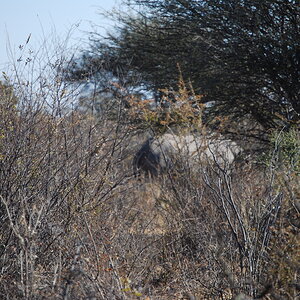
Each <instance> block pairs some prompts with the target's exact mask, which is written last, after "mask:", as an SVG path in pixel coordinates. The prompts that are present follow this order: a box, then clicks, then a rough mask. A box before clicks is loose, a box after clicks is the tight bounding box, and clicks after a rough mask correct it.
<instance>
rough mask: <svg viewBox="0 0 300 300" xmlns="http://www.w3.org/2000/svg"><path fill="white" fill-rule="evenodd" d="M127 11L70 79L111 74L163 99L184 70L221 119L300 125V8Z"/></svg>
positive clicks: (286, 3) (175, 3)
mask: <svg viewBox="0 0 300 300" xmlns="http://www.w3.org/2000/svg"><path fill="white" fill-rule="evenodd" d="M127 5H128V6H131V7H132V8H134V9H135V11H136V13H135V14H133V15H131V16H128V15H126V16H123V17H121V19H120V23H121V25H120V27H119V28H118V30H117V31H116V33H115V34H111V35H109V36H108V38H107V39H105V40H101V39H99V38H98V37H97V35H94V36H93V39H92V43H91V48H90V49H89V50H88V51H86V53H85V54H84V55H83V56H82V57H81V59H80V60H78V61H79V62H78V63H76V64H73V67H72V68H71V70H70V78H72V79H73V80H81V79H85V78H86V77H87V76H89V77H90V78H97V80H99V75H100V77H101V76H103V74H107V72H108V73H109V74H111V75H113V76H117V77H118V78H121V79H122V81H123V82H126V84H127V85H129V86H130V85H131V86H135V87H142V88H144V89H147V90H151V91H153V92H154V94H155V95H158V94H159V92H158V91H159V89H161V88H166V87H167V88H170V87H172V88H176V87H175V85H176V82H177V79H178V72H177V66H176V65H177V64H179V65H180V68H181V70H182V73H183V76H184V77H185V78H189V79H190V81H191V83H192V85H193V87H194V89H195V91H196V92H197V93H199V94H204V95H206V97H203V101H204V102H208V101H214V103H215V105H214V107H213V110H212V111H213V112H214V113H215V114H218V115H220V114H221V115H228V114H230V115H231V116H234V117H243V116H245V115H247V116H249V115H250V116H251V117H252V118H253V119H254V120H256V121H257V122H258V123H260V124H261V125H263V127H265V128H274V127H277V126H282V125H283V124H286V123H290V122H297V121H299V119H300V118H299V114H300V102H299V96H300V84H299V77H300V72H299V70H300V7H299V1H294V0H276V1H270V0H267V1H258V0H254V1H253V0H251V1H250V0H229V1H222V0H208V1H202V0H189V1H187V0H171V1H167V0H155V1H154V0H152V1H151V0H150V1H146V0H132V1H127ZM99 70H101V72H99ZM101 74H102V75H101ZM120 75H121V76H120ZM137 79H138V80H137Z"/></svg>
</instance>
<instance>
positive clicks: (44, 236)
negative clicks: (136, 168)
mask: <svg viewBox="0 0 300 300" xmlns="http://www.w3.org/2000/svg"><path fill="white" fill-rule="evenodd" d="M140 2H141V1H140ZM150 2H151V3H152V4H153V2H154V1H150ZM157 2H160V1H157ZM178 2H180V1H178ZM182 2H184V1H182ZM194 2H195V1H191V3H194ZM57 54H58V56H57ZM34 55H40V54H33V56H34ZM42 55H44V54H42ZM40 62H41V60H39V59H38V57H37V56H35V59H30V60H28V59H26V57H23V59H20V60H19V62H16V65H15V67H14V69H13V70H14V71H13V72H11V73H10V74H7V73H4V80H3V81H2V83H1V85H0V219H1V222H0V298H1V299H145V300H146V299H149V300H150V299H151V300H152V299H190V300H192V299H236V300H238V299H239V300H241V299H243V300H245V299H297V298H299V295H300V282H299V272H300V239H299V229H300V186H299V167H300V142H299V141H300V139H299V121H298V120H297V119H296V117H295V118H293V119H288V118H287V117H286V116H284V114H283V113H281V114H279V113H277V114H276V112H274V116H275V117H274V118H275V119H276V120H275V121H274V119H272V120H270V122H267V123H268V126H265V127H264V125H265V124H266V123H264V122H262V123H260V122H259V121H258V119H256V118H251V114H250V113H249V111H247V114H244V115H243V114H242V115H240V118H236V115H235V113H236V111H233V112H234V114H233V116H234V117H232V118H230V116H228V115H230V114H229V113H228V114H226V116H225V115H222V114H219V115H217V116H216V115H215V114H216V112H214V113H213V117H211V115H210V113H211V110H212V108H211V107H209V106H206V105H205V95H204V96H202V95H200V94H199V95H198V90H197V91H195V90H194V88H193V82H191V81H189V80H185V78H186V77H185V72H184V70H181V67H180V64H178V65H177V68H176V70H177V71H176V72H177V75H176V78H177V82H176V84H174V86H173V87H172V89H171V88H169V86H167V87H164V89H163V90H160V92H161V93H162V95H163V96H162V98H161V99H162V100H161V102H162V103H164V105H165V106H158V107H157V108H156V109H154V108H153V107H151V105H150V104H151V103H152V102H151V101H150V100H149V99H148V100H142V98H141V97H140V94H137V93H135V91H134V90H132V89H130V88H129V87H128V86H127V85H126V81H125V80H124V77H123V75H124V74H122V76H120V77H118V78H117V79H118V80H116V77H111V74H110V75H109V76H108V75H107V73H105V74H106V75H107V76H108V77H106V78H104V77H103V78H102V80H101V82H100V83H97V82H96V80H95V78H94V79H91V81H89V84H90V85H91V86H90V87H89V88H90V90H92V93H91V94H90V95H89V96H85V97H83V96H82V97H81V98H80V101H79V103H81V104H80V107H76V105H75V103H78V99H79V97H80V94H79V92H80V85H81V84H82V81H84V80H85V79H83V78H80V80H79V81H80V82H79V83H78V81H77V80H71V79H70V77H68V76H69V74H67V70H70V69H72V66H73V65H72V62H70V61H68V60H67V59H66V58H64V56H59V51H57V52H56V56H53V57H49V56H48V55H46V56H43V63H44V65H45V66H46V67H44V68H41V69H39V72H38V73H37V72H36V69H35V67H36V66H40V65H39V63H40ZM24 70H29V71H30V72H29V73H26V72H25V71H24ZM100 71H101V72H102V71H103V66H101V68H100ZM103 72H104V71H103ZM26 74H29V77H26V76H27V75H26ZM73 75H74V73H73ZM90 75H92V76H94V74H90ZM173 75H174V74H173ZM173 75H172V76H173ZM103 76H104V75H103ZM115 76H116V75H115ZM73 79H74V78H73ZM178 79H179V80H178ZM93 80H94V82H93ZM93 84H94V85H93ZM99 85H100V89H101V92H102V94H101V92H100V91H99V89H98V88H99ZM91 87H92V88H91ZM298 88H299V87H298ZM295 89H296V88H295ZM219 92H220V93H222V92H221V91H220V90H219ZM235 92H236V91H235ZM103 93H104V96H103ZM222 97H225V95H224V94H223V95H222ZM99 101H100V104H101V105H100V106H98V104H99ZM222 101H223V100H222ZM83 103H84V105H83ZM166 104H167V105H166ZM269 105H270V103H269V102H268V107H269ZM245 106H247V105H245ZM281 112H283V110H282V111H281ZM262 113H263V111H262ZM272 113H273V112H272ZM270 114H271V112H270ZM270 114H268V115H267V116H265V117H270V118H271V116H270ZM255 116H257V115H256V114H255ZM295 116H297V114H296V113H295ZM241 120H242V121H241ZM259 120H261V115H260V118H259ZM278 120H280V122H279V121H278ZM271 121H272V122H271ZM273 121H274V122H273ZM271 123H272V124H277V125H278V126H274V127H272V128H271V127H270V126H269V125H270V124H271ZM170 129H173V130H176V133H177V134H183V135H184V134H186V133H187V132H199V133H201V134H202V135H205V134H208V132H211V131H213V132H215V133H216V134H223V135H226V136H228V137H230V138H231V139H234V140H235V141H236V142H237V143H239V145H241V147H242V148H243V149H244V152H243V153H242V154H241V155H240V157H238V158H237V160H236V162H235V163H234V164H233V165H222V166H221V165H219V164H217V163H216V162H213V161H199V162H197V164H195V162H191V161H190V160H189V157H187V156H185V155H181V154H180V153H179V154H178V157H177V161H178V162H179V163H180V171H176V169H174V170H172V172H171V171H170V172H166V173H164V174H160V175H159V176H158V177H156V178H151V177H150V178H149V176H147V174H142V175H141V176H139V177H136V176H134V172H133V168H132V160H133V157H134V154H135V153H136V151H137V149H138V148H139V147H140V146H141V143H142V142H143V141H144V140H145V136H146V134H147V133H148V132H152V134H153V133H154V134H156V135H159V134H162V133H163V132H165V131H167V130H170ZM199 151H201V149H199Z"/></svg>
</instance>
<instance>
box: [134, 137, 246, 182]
mask: <svg viewBox="0 0 300 300" xmlns="http://www.w3.org/2000/svg"><path fill="white" fill-rule="evenodd" d="M240 152H242V149H241V148H240V147H239V146H238V145H237V144H236V143H235V142H234V141H232V140H229V139H224V138H223V137H213V136H193V135H185V136H178V135H174V134H170V133H167V134H164V135H163V136H161V137H158V138H153V137H151V138H149V139H148V140H147V141H146V142H145V143H144V144H143V145H142V147H141V148H140V149H139V150H138V152H137V153H136V155H135V156H134V159H133V167H134V172H135V174H136V175H137V174H139V173H141V172H145V173H146V174H148V175H151V176H154V177H155V176H158V175H159V174H161V173H166V172H168V171H170V170H172V169H173V168H174V166H175V165H178V162H180V161H183V160H184V161H187V160H189V162H192V164H190V165H197V163H203V162H205V163H208V164H212V163H213V164H217V165H218V166H221V167H224V166H228V165H230V164H232V162H233V161H234V160H235V158H236V156H237V155H238V154H239V153H240Z"/></svg>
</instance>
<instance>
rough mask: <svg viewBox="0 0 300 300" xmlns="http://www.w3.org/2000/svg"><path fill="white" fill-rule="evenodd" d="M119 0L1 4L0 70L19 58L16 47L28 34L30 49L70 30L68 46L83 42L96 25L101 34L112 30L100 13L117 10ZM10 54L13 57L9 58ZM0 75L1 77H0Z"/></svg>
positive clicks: (35, 0)
mask: <svg viewBox="0 0 300 300" xmlns="http://www.w3.org/2000/svg"><path fill="white" fill-rule="evenodd" d="M120 2H121V1H120V0H9V1H2V3H1V10H0V71H1V70H5V68H6V66H7V63H8V62H9V61H10V62H11V60H13V59H14V56H16V57H17V56H18V47H19V45H24V44H25V43H26V40H27V39H28V37H29V35H31V37H30V41H29V46H30V47H33V48H34V47H38V44H39V43H41V41H43V40H44V39H45V37H46V38H47V37H48V36H50V35H51V34H53V31H55V34H57V35H58V36H59V37H61V38H63V37H64V36H67V33H68V32H69V31H70V29H71V28H73V33H72V34H71V39H70V43H71V44H78V43H83V41H82V39H87V34H85V32H86V31H92V30H93V26H92V24H96V25H98V26H99V27H97V30H98V31H99V32H101V33H104V32H105V29H106V28H108V29H109V28H111V26H112V24H113V23H112V22H110V21H109V20H107V19H105V18H103V17H102V16H101V15H100V14H99V12H103V10H111V9H112V8H113V7H116V8H118V7H120V6H118V5H120ZM75 25H77V26H75ZM11 53H13V55H11ZM0 76H1V74H0Z"/></svg>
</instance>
